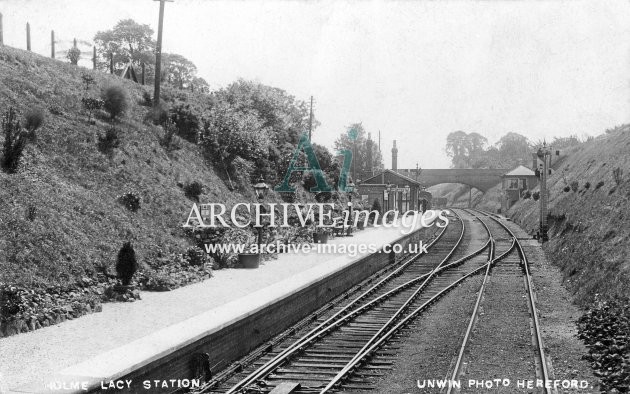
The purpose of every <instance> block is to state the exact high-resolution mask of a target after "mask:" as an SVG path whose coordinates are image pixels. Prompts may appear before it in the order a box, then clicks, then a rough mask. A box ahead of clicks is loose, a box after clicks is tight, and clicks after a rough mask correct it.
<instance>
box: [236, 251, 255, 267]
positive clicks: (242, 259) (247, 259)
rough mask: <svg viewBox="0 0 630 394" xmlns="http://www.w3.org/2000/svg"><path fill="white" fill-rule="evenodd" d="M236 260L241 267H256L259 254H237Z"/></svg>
mask: <svg viewBox="0 0 630 394" xmlns="http://www.w3.org/2000/svg"><path fill="white" fill-rule="evenodd" d="M238 262H239V264H240V265H241V267H243V268H258V267H259V266H260V254H258V253H241V254H239V255H238Z"/></svg>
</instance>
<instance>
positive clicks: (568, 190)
mask: <svg viewBox="0 0 630 394" xmlns="http://www.w3.org/2000/svg"><path fill="white" fill-rule="evenodd" d="M562 190H564V192H565V193H568V192H570V191H571V186H569V185H566V186H565V187H564V189H562Z"/></svg>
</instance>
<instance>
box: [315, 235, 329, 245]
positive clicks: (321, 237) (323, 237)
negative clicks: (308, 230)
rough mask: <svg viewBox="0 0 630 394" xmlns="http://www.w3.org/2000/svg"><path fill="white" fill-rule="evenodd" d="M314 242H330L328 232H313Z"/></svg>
mask: <svg viewBox="0 0 630 394" xmlns="http://www.w3.org/2000/svg"><path fill="white" fill-rule="evenodd" d="M313 242H314V243H316V244H325V243H328V233H323V234H317V233H313Z"/></svg>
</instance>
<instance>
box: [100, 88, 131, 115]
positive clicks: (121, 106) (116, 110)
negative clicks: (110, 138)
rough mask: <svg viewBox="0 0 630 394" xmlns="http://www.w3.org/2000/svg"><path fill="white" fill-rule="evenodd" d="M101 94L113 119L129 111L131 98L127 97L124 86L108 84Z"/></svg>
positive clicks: (104, 104)
mask: <svg viewBox="0 0 630 394" xmlns="http://www.w3.org/2000/svg"><path fill="white" fill-rule="evenodd" d="M101 96H102V97H101V98H102V99H103V106H104V107H105V109H106V110H107V112H109V115H110V116H111V118H112V119H114V118H116V117H119V116H121V115H123V114H124V113H125V111H127V107H128V106H129V99H128V98H127V91H126V90H125V89H124V88H123V87H122V86H118V85H112V86H108V87H107V88H105V90H103V92H102V94H101Z"/></svg>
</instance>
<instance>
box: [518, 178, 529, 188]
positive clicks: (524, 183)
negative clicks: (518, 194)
mask: <svg viewBox="0 0 630 394" xmlns="http://www.w3.org/2000/svg"><path fill="white" fill-rule="evenodd" d="M519 181H520V182H521V188H520V189H521V190H525V189H527V179H525V178H523V179H519Z"/></svg>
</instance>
